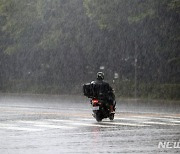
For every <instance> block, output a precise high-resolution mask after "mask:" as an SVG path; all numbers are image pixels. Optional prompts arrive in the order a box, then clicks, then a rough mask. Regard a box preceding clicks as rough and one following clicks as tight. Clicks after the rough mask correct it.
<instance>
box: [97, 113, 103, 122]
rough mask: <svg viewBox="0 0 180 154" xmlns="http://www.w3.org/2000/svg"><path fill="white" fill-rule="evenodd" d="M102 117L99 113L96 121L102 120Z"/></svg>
mask: <svg viewBox="0 0 180 154" xmlns="http://www.w3.org/2000/svg"><path fill="white" fill-rule="evenodd" d="M102 119H103V118H102V117H101V115H99V114H97V115H96V121H97V122H101V121H102Z"/></svg>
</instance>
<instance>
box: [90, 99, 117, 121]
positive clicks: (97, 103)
mask: <svg viewBox="0 0 180 154" xmlns="http://www.w3.org/2000/svg"><path fill="white" fill-rule="evenodd" d="M91 105H92V111H93V117H94V118H95V119H96V121H97V122H100V121H102V119H104V118H109V119H110V120H114V114H115V112H111V109H110V105H109V103H108V102H105V101H103V100H98V99H92V100H91ZM114 111H115V110H114Z"/></svg>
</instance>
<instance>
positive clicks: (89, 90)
mask: <svg viewBox="0 0 180 154" xmlns="http://www.w3.org/2000/svg"><path fill="white" fill-rule="evenodd" d="M83 93H84V95H85V96H87V97H89V98H92V97H93V87H92V84H91V83H86V84H84V85H83Z"/></svg>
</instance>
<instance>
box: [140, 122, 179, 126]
mask: <svg viewBox="0 0 180 154" xmlns="http://www.w3.org/2000/svg"><path fill="white" fill-rule="evenodd" d="M143 123H144V124H155V125H170V126H180V124H173V123H165V122H153V121H147V122H143Z"/></svg>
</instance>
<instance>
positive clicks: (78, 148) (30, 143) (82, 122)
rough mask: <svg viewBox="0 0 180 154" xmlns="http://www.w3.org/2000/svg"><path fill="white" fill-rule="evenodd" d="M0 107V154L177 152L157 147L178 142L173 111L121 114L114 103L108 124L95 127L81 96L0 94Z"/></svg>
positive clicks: (178, 117) (178, 120)
mask: <svg viewBox="0 0 180 154" xmlns="http://www.w3.org/2000/svg"><path fill="white" fill-rule="evenodd" d="M49 100H51V102H50V101H49ZM77 100H79V101H78V102H77ZM81 101H82V102H81ZM0 105H1V106H0V136H1V140H0V153H2V154H24V153H26V154H32V153H33V154H36V153H37V154H48V153H82V154H84V153H142V154H144V153H152V154H154V153H179V151H180V148H178V147H176V148H158V144H159V142H171V143H173V142H179V141H180V131H179V130H180V114H179V113H177V112H175V113H164V112H163V113H161V112H159V113H158V112H153V113H149V112H144V110H143V111H142V112H139V109H138V112H136V110H134V112H128V111H127V112H125V111H122V110H121V102H120V103H119V104H118V106H117V111H116V115H115V120H114V121H109V120H108V119H104V120H103V121H102V122H99V123H98V122H96V120H95V119H94V118H92V116H91V108H90V106H88V103H84V100H81V98H69V97H66V98H51V99H48V98H43V99H42V98H41V97H38V98H36V97H35V98H34V97H33V98H32V97H30V96H28V97H27V96H26V97H23V99H22V97H20V96H19V97H10V96H8V97H7V96H6V97H3V96H1V99H0ZM129 105H130V104H129ZM132 105H133V104H132ZM147 108H148V106H147Z"/></svg>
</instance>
